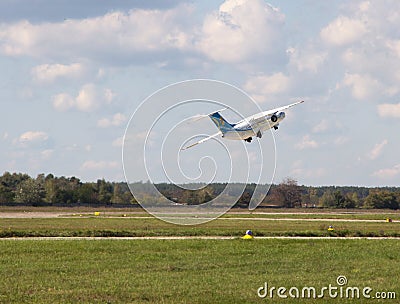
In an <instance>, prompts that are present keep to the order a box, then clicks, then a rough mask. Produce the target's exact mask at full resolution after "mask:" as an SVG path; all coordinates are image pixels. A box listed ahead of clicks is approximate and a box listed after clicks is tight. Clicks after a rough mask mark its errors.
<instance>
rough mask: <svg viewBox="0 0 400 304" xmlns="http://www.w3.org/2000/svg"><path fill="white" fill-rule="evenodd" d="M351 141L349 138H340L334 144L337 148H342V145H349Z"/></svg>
mask: <svg viewBox="0 0 400 304" xmlns="http://www.w3.org/2000/svg"><path fill="white" fill-rule="evenodd" d="M349 140H350V138H348V137H345V136H338V137H336V138H335V140H334V141H333V143H334V144H335V145H337V146H341V145H344V144H345V143H347V142H348V141H349Z"/></svg>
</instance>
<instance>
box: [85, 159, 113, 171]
mask: <svg viewBox="0 0 400 304" xmlns="http://www.w3.org/2000/svg"><path fill="white" fill-rule="evenodd" d="M118 166H119V164H118V162H116V161H94V160H88V161H85V162H84V163H83V164H82V166H81V169H82V170H105V169H115V168H118Z"/></svg>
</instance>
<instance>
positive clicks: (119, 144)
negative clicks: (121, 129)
mask: <svg viewBox="0 0 400 304" xmlns="http://www.w3.org/2000/svg"><path fill="white" fill-rule="evenodd" d="M123 144H124V138H123V137H122V136H121V137H118V138H117V139H115V140H114V141H113V142H112V146H113V147H122V146H123Z"/></svg>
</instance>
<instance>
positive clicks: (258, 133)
mask: <svg viewBox="0 0 400 304" xmlns="http://www.w3.org/2000/svg"><path fill="white" fill-rule="evenodd" d="M257 137H258V138H261V137H262V133H261V131H260V130H258V132H257Z"/></svg>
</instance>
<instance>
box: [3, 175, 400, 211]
mask: <svg viewBox="0 0 400 304" xmlns="http://www.w3.org/2000/svg"><path fill="white" fill-rule="evenodd" d="M138 186H139V187H138ZM155 186H156V188H157V190H158V191H159V192H161V193H162V194H163V195H164V196H165V197H167V198H168V199H170V200H172V201H174V202H176V203H179V204H187V205H198V204H203V203H206V202H208V201H210V200H212V199H213V198H215V197H217V196H219V195H221V194H224V195H225V199H230V198H231V199H233V198H236V197H238V196H239V199H238V200H237V202H236V205H235V206H236V207H241V208H246V207H247V206H248V204H249V202H250V198H251V197H252V195H253V193H254V191H255V188H256V186H257V185H256V184H246V185H244V184H240V183H237V184H231V185H230V187H229V192H227V193H226V191H225V192H224V189H225V188H226V184H225V183H213V184H209V185H205V184H192V185H185V187H180V186H177V185H173V184H166V183H160V184H156V185H155ZM135 188H136V189H144V191H146V189H148V188H152V187H149V183H148V182H147V183H142V182H139V183H137V184H136V187H135ZM189 189H198V190H189ZM243 189H244V190H243ZM261 189H262V191H261V196H262V197H261V199H262V203H261V205H260V206H261V207H285V208H298V207H311V208H313V207H315V208H316V207H318V208H376V209H399V207H400V188H399V187H375V188H370V187H354V186H340V187H338V186H322V187H315V186H304V185H298V182H297V181H296V180H294V179H292V178H286V179H284V180H283V181H282V182H281V183H279V184H273V185H271V186H270V187H269V186H268V185H263V186H261ZM149 193H150V192H149ZM149 199H151V196H150V197H149ZM10 203H13V204H23V205H33V206H35V205H65V206H74V205H79V204H85V205H128V206H137V205H138V202H137V201H136V199H135V198H134V197H133V195H132V194H131V192H130V190H129V187H128V185H127V184H126V183H124V182H109V181H106V180H104V179H98V180H97V181H96V182H82V181H81V180H80V179H79V178H77V177H74V176H73V177H64V176H61V177H55V176H54V175H53V174H47V175H45V174H39V175H38V176H37V177H36V178H33V177H30V176H29V175H27V174H23V173H10V172H5V173H4V174H3V175H2V176H0V205H5V204H10Z"/></svg>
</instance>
